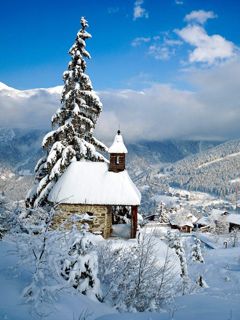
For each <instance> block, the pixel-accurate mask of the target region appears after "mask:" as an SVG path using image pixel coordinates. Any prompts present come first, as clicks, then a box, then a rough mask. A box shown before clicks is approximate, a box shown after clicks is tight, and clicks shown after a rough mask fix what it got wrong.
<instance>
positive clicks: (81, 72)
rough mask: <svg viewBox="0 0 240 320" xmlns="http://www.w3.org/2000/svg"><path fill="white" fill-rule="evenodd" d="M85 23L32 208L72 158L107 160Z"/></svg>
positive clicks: (38, 175)
mask: <svg viewBox="0 0 240 320" xmlns="http://www.w3.org/2000/svg"><path fill="white" fill-rule="evenodd" d="M81 26H82V28H81V30H80V31H79V32H78V33H77V37H76V41H75V42H74V44H73V46H72V47H71V48H70V50H69V54H70V55H71V61H70V62H69V65H68V70H67V71H65V72H64V73H63V80H64V88H63V91H62V97H61V104H62V105H61V108H59V109H58V110H57V111H56V113H55V114H54V115H53V117H52V126H53V128H55V129H54V130H53V131H51V132H49V133H48V134H47V135H46V136H45V137H44V139H43V142H42V147H43V149H44V150H45V151H46V155H45V156H44V157H43V158H41V159H40V160H39V161H38V163H37V165H36V167H35V184H34V186H33V188H32V189H31V190H30V191H29V193H28V196H27V199H26V205H27V207H30V208H33V207H37V206H42V205H44V203H45V202H46V199H47V196H48V194H49V192H50V190H51V189H52V187H53V185H54V184H55V183H56V181H57V180H58V178H59V177H60V176H61V175H62V174H63V172H64V171H65V170H66V168H67V167H68V166H69V164H70V162H71V161H72V160H74V159H78V160H79V159H87V160H90V161H106V159H105V158H104V156H103V155H102V154H101V153H99V151H106V150H107V147H106V146H105V145H104V144H103V143H102V142H100V141H99V140H97V139H96V138H95V137H94V136H93V130H94V128H95V125H96V122H97V119H98V117H99V115H100V112H101V111H102V104H101V102H100V100H99V97H98V96H97V94H96V93H95V92H94V91H93V87H92V84H91V81H90V78H89V76H88V75H87V74H86V73H85V69H86V62H85V58H88V59H90V54H89V53H88V52H87V50H86V49H85V47H86V43H85V40H86V39H89V38H91V35H90V34H89V33H88V32H87V31H86V28H87V27H88V23H87V21H86V20H85V18H81Z"/></svg>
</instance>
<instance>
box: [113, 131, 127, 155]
mask: <svg viewBox="0 0 240 320" xmlns="http://www.w3.org/2000/svg"><path fill="white" fill-rule="evenodd" d="M108 152H109V153H128V151H127V148H126V146H125V144H124V142H123V137H122V135H121V132H120V130H118V132H117V134H116V136H115V138H114V141H113V144H112V145H111V147H110V148H109V149H108Z"/></svg>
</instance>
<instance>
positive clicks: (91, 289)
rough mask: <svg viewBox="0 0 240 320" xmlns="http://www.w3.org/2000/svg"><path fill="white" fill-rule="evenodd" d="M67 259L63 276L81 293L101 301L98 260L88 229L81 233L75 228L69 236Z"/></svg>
mask: <svg viewBox="0 0 240 320" xmlns="http://www.w3.org/2000/svg"><path fill="white" fill-rule="evenodd" d="M68 238H69V241H68V246H69V249H68V253H67V258H66V259H64V260H63V261H62V266H61V275H62V277H63V278H64V279H65V280H67V281H68V283H69V284H70V285H71V286H73V287H74V288H75V289H77V290H78V291H79V292H80V293H82V294H84V295H86V296H88V297H90V298H92V299H96V298H97V299H99V300H101V289H100V282H99V279H98V277H97V274H98V260H97V255H96V252H94V250H93V243H92V241H91V240H90V237H89V235H88V231H87V230H86V227H84V226H83V228H82V230H81V231H80V232H79V231H78V230H77V229H76V227H73V229H72V231H71V233H70V234H69V236H68Z"/></svg>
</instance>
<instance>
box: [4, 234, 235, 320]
mask: <svg viewBox="0 0 240 320" xmlns="http://www.w3.org/2000/svg"><path fill="white" fill-rule="evenodd" d="M155 237H157V238H156V239H159V238H158V234H155ZM192 238H193V237H191V236H186V237H185V238H184V243H185V248H186V253H187V255H188V256H189V255H190V247H191V243H192ZM12 240H13V239H12ZM12 240H11V239H9V238H8V240H7V239H3V240H2V241H0V297H1V299H0V319H7V320H30V319H31V320H33V319H41V318H42V316H41V315H37V314H36V313H34V312H32V309H31V305H30V304H27V303H25V302H24V299H23V296H22V292H23V289H24V288H25V287H26V286H27V285H28V284H29V281H30V279H31V273H32V270H31V269H30V268H28V266H26V265H24V264H22V263H21V259H20V258H19V254H17V251H16V243H14V242H13V241H12ZM118 241H119V242H118ZM111 242H114V243H115V245H116V246H118V245H122V244H123V243H124V245H125V246H128V243H129V245H130V246H132V245H133V240H130V241H125V240H111ZM166 250H167V246H166V245H165V244H164V243H163V242H162V241H161V240H158V245H157V246H156V250H155V251H154V252H155V253H154V254H155V255H156V256H158V257H160V259H162V260H163V259H164V255H165V253H166ZM203 256H204V260H205V263H195V262H192V261H191V260H190V259H188V261H189V263H188V269H189V275H190V277H191V279H192V280H193V283H194V279H195V278H197V277H198V276H199V275H202V277H203V279H204V281H205V282H206V284H207V286H208V287H207V288H205V289H198V290H197V292H196V291H194V292H195V293H193V294H187V295H184V296H181V295H180V296H179V297H177V298H176V299H175V302H174V304H173V305H171V306H169V308H168V310H167V311H164V310H163V311H162V312H160V313H152V312H142V313H118V312H117V311H116V310H115V309H114V308H112V307H110V306H108V305H107V304H104V303H100V302H95V301H92V300H90V299H88V298H87V297H86V296H84V295H81V294H79V293H77V292H76V290H74V289H73V288H65V289H64V290H62V291H59V292H58V293H57V295H56V299H55V301H52V308H51V312H48V313H47V314H45V315H44V318H45V319H47V320H68V319H69V320H70V319H71V320H72V319H73V320H75V319H76V320H78V319H86V320H93V319H98V320H135V319H136V320H137V319H140V320H149V319H152V320H159V319H162V320H170V319H175V320H188V319H189V320H203V319H204V320H228V319H231V320H239V319H240V316H239V315H240V303H239V301H240V251H239V248H229V249H216V250H214V249H213V250H211V249H205V250H203ZM193 289H194V288H193Z"/></svg>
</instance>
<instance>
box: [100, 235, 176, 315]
mask: <svg viewBox="0 0 240 320" xmlns="http://www.w3.org/2000/svg"><path fill="white" fill-rule="evenodd" d="M158 241H159V240H158ZM158 243H159V242H158ZM156 245H157V242H156V239H155V238H154V236H153V235H146V234H144V235H142V236H141V238H140V241H139V243H138V244H136V243H132V244H131V245H129V244H128V245H123V244H122V245H121V244H120V245H117V244H116V242H115V243H114V242H113V241H112V242H111V241H107V242H105V244H104V245H102V246H101V247H100V249H99V278H100V281H101V285H102V290H103V301H106V302H109V303H111V304H112V305H113V306H115V307H116V308H117V309H119V310H121V311H127V310H128V311H133V312H134V311H140V312H142V311H145V310H149V311H153V310H159V309H160V308H161V306H162V305H163V304H164V303H165V302H167V301H168V302H169V301H170V300H171V298H172V296H173V295H174V293H175V290H176V274H175V261H174V260H173V259H172V256H171V254H170V252H169V251H167V252H166V256H165V259H164V261H162V260H161V259H159V258H158V249H157V246H156Z"/></svg>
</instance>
